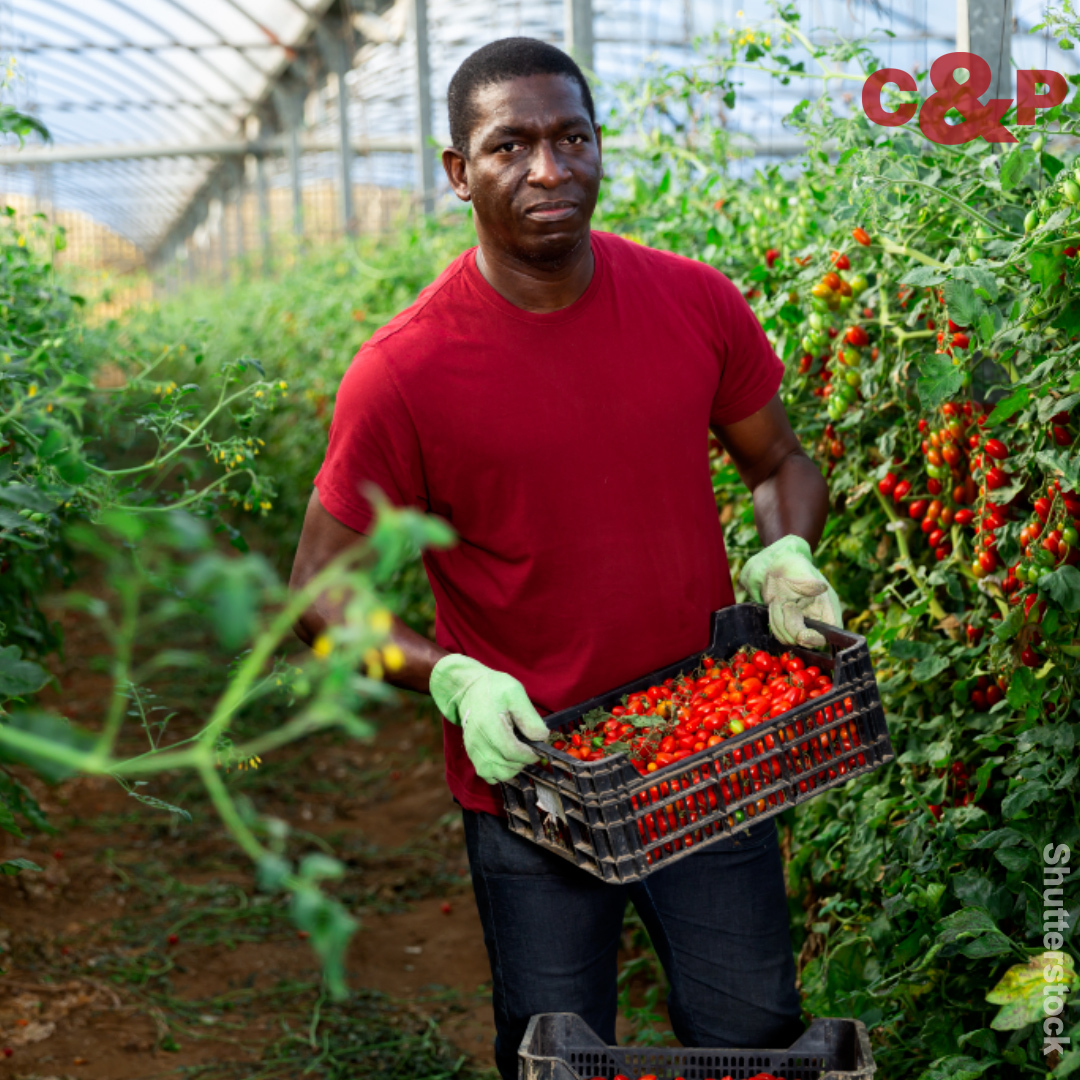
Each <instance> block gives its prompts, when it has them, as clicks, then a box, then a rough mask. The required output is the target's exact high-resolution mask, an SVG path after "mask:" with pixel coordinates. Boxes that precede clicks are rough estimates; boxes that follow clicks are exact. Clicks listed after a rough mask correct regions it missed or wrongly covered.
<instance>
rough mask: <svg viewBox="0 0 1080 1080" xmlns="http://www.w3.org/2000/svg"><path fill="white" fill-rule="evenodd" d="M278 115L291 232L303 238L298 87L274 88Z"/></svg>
mask: <svg viewBox="0 0 1080 1080" xmlns="http://www.w3.org/2000/svg"><path fill="white" fill-rule="evenodd" d="M273 94H274V100H275V103H276V104H277V111H278V115H279V116H280V117H281V120H282V122H283V124H284V127H285V152H286V155H287V156H288V159H289V183H290V185H291V187H292V206H293V232H294V233H295V234H296V236H297V238H298V239H300V240H302V239H303V236H304V190H303V188H302V187H301V185H300V122H301V120H302V118H303V110H304V95H303V91H302V90H300V89H299V88H298V87H289V88H288V89H285V88H283V87H274V90H273Z"/></svg>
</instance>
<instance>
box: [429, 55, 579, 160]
mask: <svg viewBox="0 0 1080 1080" xmlns="http://www.w3.org/2000/svg"><path fill="white" fill-rule="evenodd" d="M527 75H565V76H566V77H567V78H568V79H573V80H574V82H576V83H577V84H578V86H579V87H581V98H582V101H584V102H585V108H586V109H587V110H588V112H589V119H590V120H591V121H592V122H593V123H594V124H595V123H596V108H595V106H594V105H593V98H592V92H591V91H590V90H589V84H588V82H586V80H585V76H584V74H583V73H582V71H581V68H579V67H578V66H577V64H576V63H574V60H573V58H572V57H570V56H568V55H567V54H566V53H564V52H563V51H562V49H557V48H556V47H555V46H554V45H549V44H548V43H547V42H546V41H539V40H538V39H537V38H530V37H508V38H500V39H499V40H498V41H492V42H490V43H489V44H487V45H483V46H481V47H480V48H479V49H477V50H476V52H474V53H472V54H470V55H469V56H467V57H466V58H465V60H464V61H462V64H461V67H459V68H458V69H457V71H455V72H454V77H453V78H452V79H451V80H450V89H449V90H448V91H447V94H446V104H447V108H448V110H449V112H450V141H451V142H452V143H453V145H454V149H455V150H457V151H459V152H460V153H462V154H465V155H466V156H468V153H469V137H470V136H471V135H472V131H473V128H474V127H475V126H476V121H477V115H476V106H475V104H474V98H475V95H476V91H477V90H479V89H480V88H481V87H484V86H490V85H492V84H493V83H500V82H505V81H506V80H508V79H520V78H523V77H525V76H527Z"/></svg>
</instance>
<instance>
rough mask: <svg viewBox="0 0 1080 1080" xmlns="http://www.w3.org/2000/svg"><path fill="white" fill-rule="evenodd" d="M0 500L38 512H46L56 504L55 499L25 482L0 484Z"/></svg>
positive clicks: (54, 507) (51, 509) (53, 508)
mask: <svg viewBox="0 0 1080 1080" xmlns="http://www.w3.org/2000/svg"><path fill="white" fill-rule="evenodd" d="M0 500H3V501H4V502H7V503H11V505H12V506H21V507H24V508H25V509H27V510H34V511H36V512H37V513H39V514H48V513H50V512H51V511H53V510H55V509H56V506H57V500H56V499H50V498H49V496H48V495H46V494H45V493H44V492H41V491H38V489H37V488H32V487H27V485H26V484H7V485H4V486H0Z"/></svg>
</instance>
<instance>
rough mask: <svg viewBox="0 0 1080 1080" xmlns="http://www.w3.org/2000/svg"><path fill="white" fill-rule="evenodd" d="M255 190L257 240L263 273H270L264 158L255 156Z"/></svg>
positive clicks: (270, 249)
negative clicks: (259, 245) (260, 250)
mask: <svg viewBox="0 0 1080 1080" xmlns="http://www.w3.org/2000/svg"><path fill="white" fill-rule="evenodd" d="M255 191H256V197H257V199H258V202H259V242H260V244H261V246H262V267H263V273H264V274H269V273H270V264H271V261H272V258H273V248H272V246H271V238H270V191H269V189H268V187H267V184H266V158H264V157H263V155H262V154H259V155H257V156H256V158H255Z"/></svg>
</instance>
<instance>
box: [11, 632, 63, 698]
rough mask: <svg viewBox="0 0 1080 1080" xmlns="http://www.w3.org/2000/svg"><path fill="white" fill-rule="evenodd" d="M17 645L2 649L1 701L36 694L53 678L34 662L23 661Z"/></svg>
mask: <svg viewBox="0 0 1080 1080" xmlns="http://www.w3.org/2000/svg"><path fill="white" fill-rule="evenodd" d="M21 655H22V653H21V651H20V650H19V647H18V646H17V645H5V646H3V647H2V648H0V701H3V700H6V699H7V698H13V697H25V696H26V695H27V694H35V693H37V691H38V690H40V689H41V688H42V687H43V686H44V685H45V684H46V683H47V682H48V681H49V679H50V678H51V676H50V675H49V673H48V672H47V671H46V670H45V669H44V668H43V667H41V666H40V665H39V664H35V663H34V662H33V661H32V660H21V659H20V656H21Z"/></svg>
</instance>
